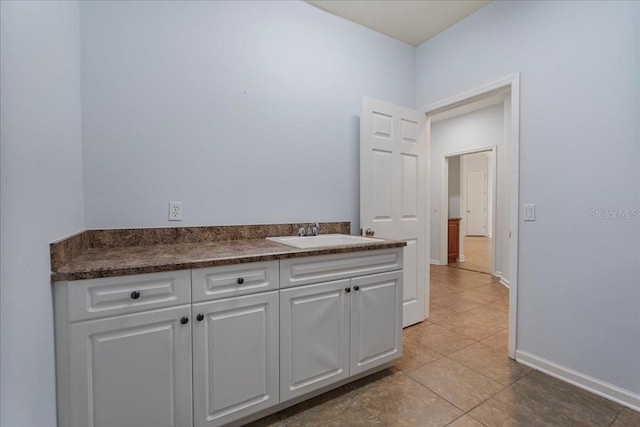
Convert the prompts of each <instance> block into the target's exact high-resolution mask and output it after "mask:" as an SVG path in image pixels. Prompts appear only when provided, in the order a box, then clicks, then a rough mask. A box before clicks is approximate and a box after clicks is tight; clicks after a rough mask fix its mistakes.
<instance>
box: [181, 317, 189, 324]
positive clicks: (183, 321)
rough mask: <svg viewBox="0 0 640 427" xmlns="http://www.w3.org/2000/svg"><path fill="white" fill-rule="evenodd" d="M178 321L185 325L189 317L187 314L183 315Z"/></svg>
mask: <svg viewBox="0 0 640 427" xmlns="http://www.w3.org/2000/svg"><path fill="white" fill-rule="evenodd" d="M180 323H182V324H183V325H186V324H187V323H189V318H188V317H187V316H185V317H183V318H182V319H180Z"/></svg>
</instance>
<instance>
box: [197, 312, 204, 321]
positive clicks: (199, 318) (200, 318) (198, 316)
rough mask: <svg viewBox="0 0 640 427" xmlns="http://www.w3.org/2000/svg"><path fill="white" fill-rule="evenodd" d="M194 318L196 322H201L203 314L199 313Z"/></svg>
mask: <svg viewBox="0 0 640 427" xmlns="http://www.w3.org/2000/svg"><path fill="white" fill-rule="evenodd" d="M196 319H197V320H198V322H202V321H203V320H204V315H203V314H202V313H200V314H198V315H197V316H196Z"/></svg>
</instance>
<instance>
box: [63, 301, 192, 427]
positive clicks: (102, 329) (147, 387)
mask: <svg viewBox="0 0 640 427" xmlns="http://www.w3.org/2000/svg"><path fill="white" fill-rule="evenodd" d="M190 315H191V308H190V306H189V305H182V306H178V307H172V308H165V309H159V310H153V311H148V312H144V313H135V314H128V315H123V316H117V317H111V318H106V319H98V320H89V321H85V322H77V323H72V324H71V325H70V326H69V335H68V338H69V341H68V346H69V347H68V348H69V353H68V354H69V359H68V361H69V366H68V372H69V383H68V384H69V400H68V402H69V404H70V408H69V409H70V411H69V414H70V417H69V420H68V425H69V426H70V427H130V426H136V427H182V426H185V427H186V426H190V425H191V415H192V410H191V351H190V348H191V325H190V324H189V321H190ZM66 425H67V424H61V427H63V426H66Z"/></svg>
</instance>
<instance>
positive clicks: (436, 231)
mask: <svg viewBox="0 0 640 427" xmlns="http://www.w3.org/2000/svg"><path fill="white" fill-rule="evenodd" d="M493 145H496V146H497V155H498V160H497V163H498V173H497V176H496V179H497V180H498V181H497V182H498V191H497V195H496V196H497V198H498V200H500V198H501V197H504V194H505V193H506V189H507V187H505V186H506V184H507V183H506V181H505V180H506V179H507V176H506V175H505V174H503V173H502V172H501V171H502V169H504V166H505V165H506V163H507V159H508V157H507V155H506V153H507V151H506V149H505V144H504V113H503V104H497V105H493V106H490V107H487V108H483V109H481V110H477V111H473V112H470V113H467V114H463V115H461V116H457V117H452V118H450V119H447V120H442V121H438V122H435V123H433V124H432V126H431V145H430V150H431V170H430V179H431V182H430V195H429V197H430V199H431V227H430V232H431V238H430V245H431V259H433V260H434V261H438V262H440V263H441V264H446V260H441V259H440V255H441V254H440V221H441V218H440V214H441V206H440V204H441V192H442V158H443V156H444V155H445V154H451V153H459V152H464V151H469V150H474V149H477V148H485V147H490V146H493ZM460 185H461V186H462V183H461V184H460ZM461 212H462V207H461ZM496 215H498V216H497V218H496V220H497V222H498V223H499V224H501V225H502V230H501V229H498V230H496V233H494V236H493V237H494V238H495V239H497V240H496V241H502V239H503V236H504V235H505V234H504V233H505V232H504V230H508V227H509V223H508V218H503V217H502V212H501V211H500V209H498V212H496ZM449 216H451V215H449ZM463 216H464V215H461V217H463ZM461 226H464V224H461ZM507 233H508V231H507ZM499 249H502V248H499ZM502 254H503V251H502V250H499V251H498V252H497V254H496V269H497V270H498V271H503V268H502V267H501V266H502V264H503V263H504V259H505V258H504V257H503V256H502Z"/></svg>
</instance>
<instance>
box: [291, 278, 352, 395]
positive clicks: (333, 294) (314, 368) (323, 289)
mask: <svg viewBox="0 0 640 427" xmlns="http://www.w3.org/2000/svg"><path fill="white" fill-rule="evenodd" d="M345 289H350V286H349V280H348V279H346V280H338V281H335V282H327V283H321V284H318V285H308V286H301V287H297V288H291V289H286V290H281V291H280V398H281V400H282V401H285V400H287V399H290V398H293V397H296V396H300V395H302V394H305V393H307V392H310V391H312V390H316V389H318V388H320V387H323V386H326V385H329V384H332V383H334V382H336V381H339V380H341V379H343V378H347V377H348V376H349V295H350V293H347V291H346V290H345Z"/></svg>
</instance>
